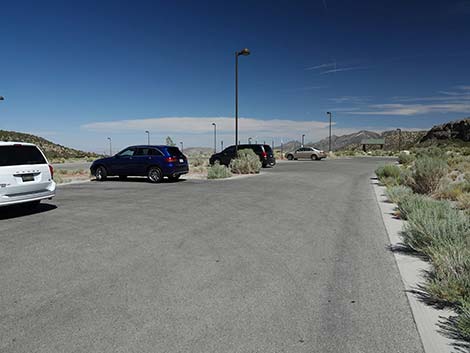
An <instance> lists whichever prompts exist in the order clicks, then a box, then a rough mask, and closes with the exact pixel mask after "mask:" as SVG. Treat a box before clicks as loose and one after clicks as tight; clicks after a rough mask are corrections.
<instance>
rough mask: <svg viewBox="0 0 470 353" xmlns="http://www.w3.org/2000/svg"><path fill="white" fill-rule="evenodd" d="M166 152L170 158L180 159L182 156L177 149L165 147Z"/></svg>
mask: <svg viewBox="0 0 470 353" xmlns="http://www.w3.org/2000/svg"><path fill="white" fill-rule="evenodd" d="M166 150H167V151H168V154H169V155H170V156H176V157H180V156H182V155H183V153H181V151H180V150H179V148H178V147H167V148H166Z"/></svg>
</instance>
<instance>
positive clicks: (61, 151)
mask: <svg viewBox="0 0 470 353" xmlns="http://www.w3.org/2000/svg"><path fill="white" fill-rule="evenodd" d="M0 141H17V142H28V143H34V144H35V145H37V146H39V147H40V148H41V150H42V151H43V152H44V153H45V155H46V156H47V158H48V159H53V158H87V157H97V156H98V155H97V154H95V153H91V152H84V151H80V150H75V149H73V148H68V147H64V146H61V145H58V144H56V143H53V142H51V141H49V140H46V139H44V138H42V137H39V136H35V135H30V134H24V133H21V132H16V131H5V130H0Z"/></svg>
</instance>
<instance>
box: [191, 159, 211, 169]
mask: <svg viewBox="0 0 470 353" xmlns="http://www.w3.org/2000/svg"><path fill="white" fill-rule="evenodd" d="M190 165H191V166H193V167H202V166H205V165H207V160H206V159H205V158H200V157H197V158H194V159H193V160H191V162H190Z"/></svg>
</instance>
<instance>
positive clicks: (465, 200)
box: [457, 192, 470, 213]
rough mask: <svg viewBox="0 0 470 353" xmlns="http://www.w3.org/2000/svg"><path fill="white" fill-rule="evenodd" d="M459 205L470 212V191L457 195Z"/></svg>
mask: <svg viewBox="0 0 470 353" xmlns="http://www.w3.org/2000/svg"><path fill="white" fill-rule="evenodd" d="M457 207H458V208H460V209H461V210H465V211H467V212H468V213H470V192H466V193H464V194H461V195H459V196H458V197H457Z"/></svg>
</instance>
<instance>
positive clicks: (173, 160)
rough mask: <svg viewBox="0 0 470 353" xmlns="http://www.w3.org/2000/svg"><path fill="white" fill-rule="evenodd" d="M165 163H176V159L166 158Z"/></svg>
mask: <svg viewBox="0 0 470 353" xmlns="http://www.w3.org/2000/svg"><path fill="white" fill-rule="evenodd" d="M166 161H167V162H168V163H173V162H176V158H175V157H168V158H167V159H166Z"/></svg>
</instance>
